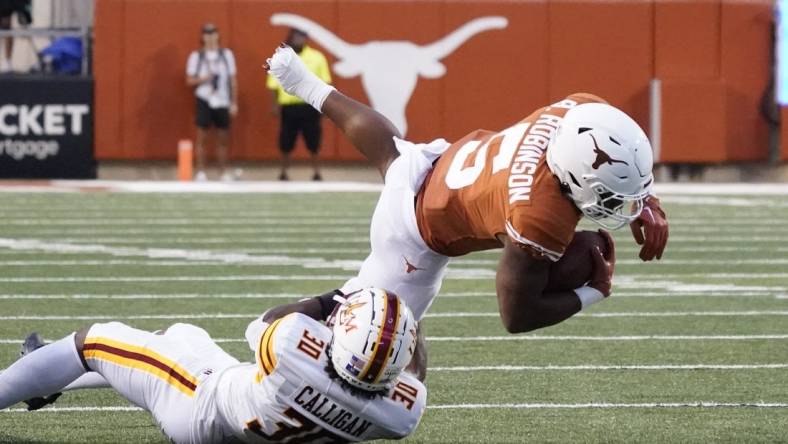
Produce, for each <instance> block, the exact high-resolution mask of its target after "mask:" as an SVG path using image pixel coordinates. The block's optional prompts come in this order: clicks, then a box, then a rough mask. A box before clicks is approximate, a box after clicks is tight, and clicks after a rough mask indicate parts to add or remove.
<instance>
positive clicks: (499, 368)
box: [427, 364, 788, 372]
mask: <svg viewBox="0 0 788 444" xmlns="http://www.w3.org/2000/svg"><path fill="white" fill-rule="evenodd" d="M783 368H788V364H653V365H642V364H634V365H594V364H583V365H480V366H458V367H429V368H428V369H427V370H428V372H480V371H496V372H521V371H575V370H761V369H783Z"/></svg>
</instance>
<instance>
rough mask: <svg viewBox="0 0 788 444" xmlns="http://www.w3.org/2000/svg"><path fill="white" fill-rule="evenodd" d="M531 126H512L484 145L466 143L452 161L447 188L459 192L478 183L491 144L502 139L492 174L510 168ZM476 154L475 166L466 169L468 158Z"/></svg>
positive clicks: (473, 141) (521, 124)
mask: <svg viewBox="0 0 788 444" xmlns="http://www.w3.org/2000/svg"><path fill="white" fill-rule="evenodd" d="M530 125H531V124H530V123H518V124H517V125H514V126H510V127H509V128H507V129H505V130H503V131H501V132H500V133H498V134H496V135H494V136H492V137H490V138H489V139H487V141H486V142H484V143H482V141H480V140H470V141H468V142H465V144H464V145H463V146H462V147H460V149H459V150H457V153H456V154H455V155H454V159H452V161H451V165H450V166H449V172H448V173H446V186H448V187H449V188H450V189H452V190H458V189H460V188H465V187H467V186H468V185H472V184H473V183H474V182H476V179H478V178H479V176H481V174H482V171H484V167H485V164H486V163H487V150H488V149H489V147H490V143H492V142H493V141H495V140H498V139H500V138H503V139H502V140H501V146H500V148H499V149H498V154H496V156H495V157H494V158H493V164H492V174H495V173H497V172H498V171H501V170H505V169H507V168H509V165H510V164H511V163H512V157H513V156H514V153H515V151H517V147H518V146H519V145H520V141H521V140H523V137H524V136H525V132H526V131H528V127H529V126H530ZM474 154H475V157H474V159H473V164H472V165H469V166H467V167H466V166H465V164H466V163H468V158H470V157H471V156H472V155H474Z"/></svg>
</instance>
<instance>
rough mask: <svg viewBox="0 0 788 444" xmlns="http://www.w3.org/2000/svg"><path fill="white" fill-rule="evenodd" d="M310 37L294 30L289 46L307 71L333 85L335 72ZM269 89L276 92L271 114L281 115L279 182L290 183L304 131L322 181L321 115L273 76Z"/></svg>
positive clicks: (291, 31) (292, 30)
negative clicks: (290, 171)
mask: <svg viewBox="0 0 788 444" xmlns="http://www.w3.org/2000/svg"><path fill="white" fill-rule="evenodd" d="M307 38H308V36H307V34H306V33H305V32H303V31H300V30H298V29H291V30H290V32H289V34H288V35H287V40H286V42H285V43H287V44H288V45H289V46H290V47H291V48H293V50H295V52H296V53H297V54H298V56H299V57H300V58H301V60H302V61H303V62H304V64H305V65H306V66H307V68H308V69H309V70H310V71H312V72H313V73H314V74H315V75H317V77H319V78H320V79H321V80H323V81H324V82H326V83H331V72H330V71H329V69H328V62H327V61H326V57H325V56H324V55H323V53H321V52H320V51H318V50H316V49H314V48H311V47H310V46H308V45H307V44H306V41H307ZM266 86H267V87H268V89H270V90H271V91H272V93H273V101H272V107H271V112H272V114H274V115H276V116H279V117H280V119H281V126H280V129H279V150H280V151H281V152H282V171H281V173H280V174H279V180H288V179H289V176H288V175H287V169H288V167H289V166H290V153H291V152H292V151H293V148H294V147H295V141H296V138H297V137H298V133H299V132H300V133H301V134H302V135H303V137H304V142H305V143H306V147H307V149H308V150H309V152H310V153H311V161H312V168H313V170H314V174H313V176H312V180H322V176H321V175H320V167H319V165H318V152H319V151H320V136H321V132H322V129H321V126H320V112H318V111H317V110H315V109H314V108H313V107H312V106H311V105H309V104H308V103H305V102H304V101H303V100H301V99H300V98H298V97H296V96H291V95H290V94H287V93H286V92H285V91H284V90H283V89H282V87H281V86H280V85H279V82H277V81H276V79H275V78H274V77H273V76H271V75H269V76H268V80H267V82H266Z"/></svg>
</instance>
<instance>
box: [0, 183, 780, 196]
mask: <svg viewBox="0 0 788 444" xmlns="http://www.w3.org/2000/svg"><path fill="white" fill-rule="evenodd" d="M654 188H655V192H656V193H657V194H659V195H665V196H661V197H667V196H670V195H682V196H685V195H702V196H705V195H735V196H784V195H786V194H788V185H786V184H783V183H711V184H694V183H656V184H655V185H654ZM381 189H382V185H380V184H379V183H370V182H318V183H315V182H300V181H292V182H279V181H241V182H232V183H223V182H177V181H143V180H140V181H119V180H118V181H115V180H113V181H109V180H52V181H47V182H40V181H37V182H30V183H27V184H24V185H19V184H15V185H2V186H0V191H4V192H19V191H24V192H58V191H73V192H79V191H89V192H94V191H115V192H118V191H120V192H132V193H319V192H380V190H381Z"/></svg>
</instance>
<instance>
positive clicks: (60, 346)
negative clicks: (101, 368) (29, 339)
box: [0, 333, 85, 410]
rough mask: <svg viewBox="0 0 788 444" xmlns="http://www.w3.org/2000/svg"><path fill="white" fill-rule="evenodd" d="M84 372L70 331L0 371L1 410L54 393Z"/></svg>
mask: <svg viewBox="0 0 788 444" xmlns="http://www.w3.org/2000/svg"><path fill="white" fill-rule="evenodd" d="M84 373H85V367H83V366H82V361H81V360H80V359H79V353H78V352H77V346H76V345H75V344H74V333H72V334H70V335H68V336H66V337H65V338H63V339H61V340H59V341H56V342H53V343H51V344H48V345H47V346H46V347H41V348H39V349H38V350H36V351H34V352H32V353H29V354H27V355H25V356H23V357H21V358H20V359H19V360H18V361H16V362H14V363H13V364H11V366H10V367H8V368H7V369H5V370H4V371H3V372H2V373H0V410H2V409H5V408H7V407H10V406H12V405H14V404H16V403H18V402H22V401H24V400H26V399H30V398H35V397H40V396H48V395H51V394H53V393H57V392H59V391H60V390H61V389H62V388H63V387H65V386H66V385H67V384H68V383H70V382H72V381H74V380H75V379H77V378H78V377H79V376H81V375H82V374H84Z"/></svg>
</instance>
